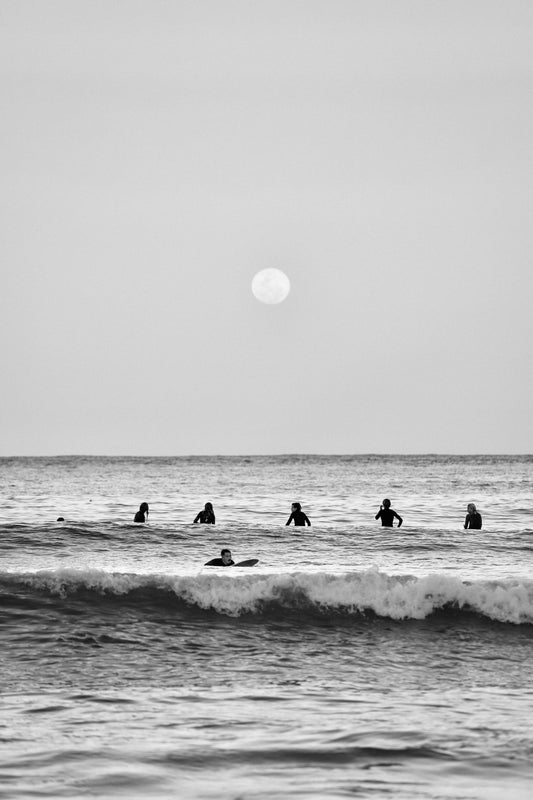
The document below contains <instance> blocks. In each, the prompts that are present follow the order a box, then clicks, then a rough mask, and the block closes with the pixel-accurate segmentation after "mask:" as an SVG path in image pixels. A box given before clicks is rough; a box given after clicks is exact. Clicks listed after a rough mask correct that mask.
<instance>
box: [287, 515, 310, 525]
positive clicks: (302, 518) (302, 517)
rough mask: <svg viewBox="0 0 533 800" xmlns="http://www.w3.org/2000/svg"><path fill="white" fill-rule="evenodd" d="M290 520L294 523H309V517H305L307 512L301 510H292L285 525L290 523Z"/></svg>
mask: <svg viewBox="0 0 533 800" xmlns="http://www.w3.org/2000/svg"><path fill="white" fill-rule="evenodd" d="M291 522H294V524H295V525H300V526H302V525H311V523H310V522H309V519H308V518H307V514H304V512H303V511H293V512H292V514H291V515H290V517H289V520H288V522H287V523H286V524H287V525H290V524H291Z"/></svg>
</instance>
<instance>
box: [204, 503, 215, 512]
mask: <svg viewBox="0 0 533 800" xmlns="http://www.w3.org/2000/svg"><path fill="white" fill-rule="evenodd" d="M204 510H205V511H212V510H213V503H206V504H205V506H204Z"/></svg>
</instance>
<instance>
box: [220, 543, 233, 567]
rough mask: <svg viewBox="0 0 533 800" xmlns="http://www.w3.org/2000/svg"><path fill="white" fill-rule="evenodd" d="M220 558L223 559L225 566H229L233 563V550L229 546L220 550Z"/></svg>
mask: <svg viewBox="0 0 533 800" xmlns="http://www.w3.org/2000/svg"><path fill="white" fill-rule="evenodd" d="M220 558H221V559H222V563H223V564H224V566H225V567H229V566H230V565H231V564H233V559H232V557H231V550H228V548H227V547H225V548H224V549H223V550H221V551H220Z"/></svg>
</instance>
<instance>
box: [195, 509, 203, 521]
mask: <svg viewBox="0 0 533 800" xmlns="http://www.w3.org/2000/svg"><path fill="white" fill-rule="evenodd" d="M201 513H202V512H201V511H200V512H199V513H198V514H197V515H196V518H195V520H194V522H198V521H199V519H200V515H201Z"/></svg>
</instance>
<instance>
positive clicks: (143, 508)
mask: <svg viewBox="0 0 533 800" xmlns="http://www.w3.org/2000/svg"><path fill="white" fill-rule="evenodd" d="M147 516H148V503H141V505H140V506H139V510H138V511H137V513H136V514H135V516H134V517H133V521H134V522H146V517H147Z"/></svg>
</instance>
